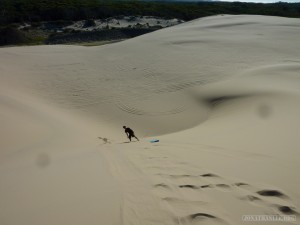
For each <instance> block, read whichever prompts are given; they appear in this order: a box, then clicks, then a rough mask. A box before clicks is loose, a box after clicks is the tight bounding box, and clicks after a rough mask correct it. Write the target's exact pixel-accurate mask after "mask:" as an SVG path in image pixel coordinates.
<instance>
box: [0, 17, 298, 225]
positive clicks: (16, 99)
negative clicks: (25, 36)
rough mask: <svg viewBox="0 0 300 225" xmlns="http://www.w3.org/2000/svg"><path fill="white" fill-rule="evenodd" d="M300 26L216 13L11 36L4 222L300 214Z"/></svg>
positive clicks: (4, 64)
mask: <svg viewBox="0 0 300 225" xmlns="http://www.w3.org/2000/svg"><path fill="white" fill-rule="evenodd" d="M299 27H300V20H299V19H292V18H281V17H266V16H250V15H241V16H232V15H219V16H213V17H207V18H202V19H198V20H194V21H191V22H187V23H184V24H180V25H177V26H174V27H170V28H166V29H163V30H159V31H156V32H153V33H150V34H146V35H143V36H140V37H137V38H134V39H130V40H127V41H123V42H119V43H114V44H110V45H103V46H98V47H82V46H36V47H12V48H1V49H0V74H1V76H0V85H1V88H0V106H1V108H0V122H1V127H0V137H1V142H0V143H1V144H0V147H1V152H0V156H1V157H0V180H1V183H0V199H1V203H0V208H1V210H0V222H1V224H5V225H15V224H22V225H53V224H55V225H69V224H70V225H71V224H72V225H82V224H88V225H93V224H105V225H120V224H124V225H142V224H143V225H156V224H159V225H160V224H161V225H169V224H170V225H171V224H180V225H188V224H236V225H240V224H248V223H250V222H244V221H243V216H244V215H282V216H290V218H296V221H293V222H284V221H281V222H273V221H267V222H266V221H265V222H262V221H260V222H259V221H258V222H252V223H251V224H254V223H255V224H266V225H270V224H299V212H300V201H299V200H300V191H299V190H300V179H299V174H298V171H299V167H300V164H299V161H300V157H299V155H300V154H299V150H298V149H299V146H300V139H299V137H298V136H299V135H298V134H299V132H300V120H299V118H298V117H299V115H300V88H299V87H300V80H299V74H300V73H299V72H300V47H299V46H300V39H299V36H300V29H299ZM123 125H126V126H129V127H131V128H133V129H134V130H135V132H136V135H137V136H138V137H139V138H140V141H139V142H132V143H128V140H127V139H126V136H125V133H124V131H123V129H122V126H123ZM153 138H156V139H159V140H160V141H159V142H157V143H154V144H153V143H150V142H149V141H150V140H151V139H153Z"/></svg>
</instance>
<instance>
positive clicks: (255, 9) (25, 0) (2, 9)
mask: <svg viewBox="0 0 300 225" xmlns="http://www.w3.org/2000/svg"><path fill="white" fill-rule="evenodd" d="M215 14H259V15H274V16H284V17H300V3H284V2H279V3H274V4H261V3H240V2H233V3H229V2H199V3H174V2H163V3H162V2H143V1H108V0H106V1H101V0H1V1H0V25H7V24H11V23H22V22H31V23H32V22H40V21H57V20H60V21H70V20H88V19H104V18H107V17H112V16H118V15H149V16H160V17H166V18H174V17H175V18H178V19H183V20H191V19H195V18H199V17H204V16H210V15H215Z"/></svg>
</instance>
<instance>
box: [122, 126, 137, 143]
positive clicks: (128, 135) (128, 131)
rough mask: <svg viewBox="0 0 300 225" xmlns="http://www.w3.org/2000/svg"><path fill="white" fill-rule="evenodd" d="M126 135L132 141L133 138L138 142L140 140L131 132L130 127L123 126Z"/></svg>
mask: <svg viewBox="0 0 300 225" xmlns="http://www.w3.org/2000/svg"><path fill="white" fill-rule="evenodd" d="M123 128H124V130H125V133H126V135H127V137H128V139H129V140H130V141H131V138H132V137H134V138H135V139H136V140H138V141H139V139H138V138H137V137H136V136H135V134H134V131H133V130H131V129H130V128H129V127H126V126H123Z"/></svg>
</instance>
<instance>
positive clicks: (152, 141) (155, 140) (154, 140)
mask: <svg viewBox="0 0 300 225" xmlns="http://www.w3.org/2000/svg"><path fill="white" fill-rule="evenodd" d="M150 142H151V143H155V142H159V140H158V139H153V140H151V141H150Z"/></svg>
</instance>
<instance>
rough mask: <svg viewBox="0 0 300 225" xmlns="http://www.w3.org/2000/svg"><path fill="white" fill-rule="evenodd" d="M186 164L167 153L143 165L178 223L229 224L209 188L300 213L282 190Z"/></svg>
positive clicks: (278, 210)
mask: <svg viewBox="0 0 300 225" xmlns="http://www.w3.org/2000/svg"><path fill="white" fill-rule="evenodd" d="M147 162H148V165H147ZM187 165H188V164H185V163H182V162H172V161H171V160H169V159H168V157H166V156H161V157H159V156H152V157H148V158H147V159H146V161H145V167H144V168H145V169H146V170H148V171H147V172H148V173H149V172H150V173H151V174H152V175H153V177H154V179H153V180H154V181H157V182H156V183H155V184H153V192H154V193H155V194H156V195H157V196H158V197H159V198H160V199H161V200H162V203H163V204H166V206H167V207H166V208H168V209H169V211H170V214H171V216H173V217H174V222H175V224H180V225H188V224H206V223H209V224H210V223H211V222H212V223H213V224H230V223H229V222H228V221H227V220H226V219H224V218H222V216H221V215H216V214H215V210H213V207H211V206H210V203H211V202H210V199H209V196H210V194H209V192H207V191H208V190H213V191H220V192H223V193H224V194H231V195H232V196H234V197H235V198H237V199H239V200H241V201H245V202H246V203H249V204H254V205H256V206H259V207H262V212H265V211H264V209H268V210H270V209H271V210H272V211H273V212H274V213H276V214H279V215H297V216H298V215H299V213H298V211H297V209H296V208H295V207H294V206H293V205H292V202H291V200H290V198H289V197H288V196H287V195H286V194H285V193H283V192H282V191H279V190H276V189H272V188H271V189H261V188H259V187H255V186H254V185H251V184H249V183H245V182H240V181H232V180H230V179H226V178H225V177H222V176H220V175H218V174H215V173H210V172H203V173H201V172H199V171H201V170H203V169H201V168H197V167H195V168H193V167H191V166H190V165H189V166H187ZM215 207H216V206H214V208H215ZM210 208H211V210H210ZM221 211H222V210H221ZM223 211H224V210H223ZM180 212H181V213H180ZM274 213H273V214H274ZM262 214H263V213H262ZM212 220H213V221H212Z"/></svg>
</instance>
